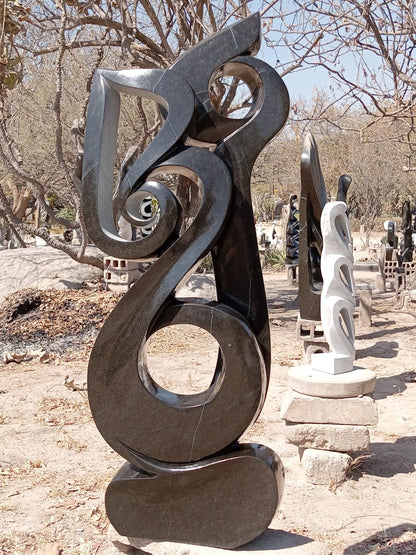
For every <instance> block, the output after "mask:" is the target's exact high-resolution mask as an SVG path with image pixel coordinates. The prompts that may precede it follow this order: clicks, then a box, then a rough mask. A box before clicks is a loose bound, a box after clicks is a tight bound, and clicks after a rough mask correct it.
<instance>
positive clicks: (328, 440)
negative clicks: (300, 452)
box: [285, 423, 370, 453]
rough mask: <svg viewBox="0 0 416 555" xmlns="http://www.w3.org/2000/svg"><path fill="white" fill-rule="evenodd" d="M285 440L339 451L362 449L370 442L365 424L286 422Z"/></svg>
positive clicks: (307, 446) (301, 445) (300, 445)
mask: <svg viewBox="0 0 416 555" xmlns="http://www.w3.org/2000/svg"><path fill="white" fill-rule="evenodd" d="M285 432H286V441H287V442H288V443H292V444H293V445H298V446H299V447H306V448H312V449H326V450H328V451H339V452H341V453H353V452H354V451H364V450H366V449H368V446H369V444H370V434H369V431H368V428H367V427H366V426H348V425H339V424H292V423H286V428H285Z"/></svg>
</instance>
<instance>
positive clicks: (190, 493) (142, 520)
mask: <svg viewBox="0 0 416 555" xmlns="http://www.w3.org/2000/svg"><path fill="white" fill-rule="evenodd" d="M259 39H260V21H259V16H258V15H253V16H251V17H249V18H247V19H245V20H242V21H241V22H239V23H237V24H235V25H233V26H232V27H230V28H228V29H226V30H224V31H222V32H220V33H218V34H216V35H214V36H213V37H211V38H209V39H207V40H206V41H203V42H202V43H200V44H199V45H197V46H196V47H194V48H192V49H191V50H189V51H188V52H186V53H185V54H184V55H183V56H182V57H180V58H179V59H178V61H177V62H176V63H175V64H174V65H173V66H172V67H171V68H170V69H167V70H162V69H154V70H146V71H143V70H123V71H107V70H98V71H97V72H96V75H95V78H94V82H93V86H92V92H91V100H90V106H89V112H88V119H87V125H86V137H85V154H84V173H83V204H84V214H85V221H86V224H87V227H88V231H89V234H90V237H91V238H92V240H93V241H94V242H95V244H96V245H97V246H98V247H99V248H100V249H102V250H103V251H104V252H105V253H107V254H109V255H111V256H116V257H120V258H125V259H146V258H148V257H152V259H155V258H156V260H155V262H154V263H153V264H152V265H151V267H150V268H149V269H148V270H147V271H146V272H145V274H144V275H143V276H142V277H141V278H140V280H139V281H138V282H137V283H136V284H134V285H133V286H132V287H131V288H130V289H129V291H128V292H127V293H126V294H125V296H124V297H123V298H122V299H121V301H120V302H119V304H118V305H117V306H116V308H115V309H114V310H113V312H112V313H111V314H110V316H109V318H108V320H107V322H106V323H105V324H104V326H103V328H102V330H101V332H100V334H99V336H98V338H97V341H96V343H95V346H94V348H93V351H92V353H91V358H90V363H89V371H88V391H89V400H90V405H91V411H92V415H93V417H94V420H95V423H96V425H97V427H98V429H99V431H100V432H101V434H102V435H103V437H104V439H105V440H106V441H107V443H108V444H109V445H110V446H111V447H112V448H113V449H114V450H115V451H116V452H118V453H119V454H120V455H121V456H122V457H124V458H125V459H126V460H127V462H126V463H125V464H124V466H122V468H121V469H120V471H119V472H118V474H117V475H116V476H115V478H114V479H113V481H112V482H111V483H110V485H109V486H108V489H107V492H106V509H107V514H108V516H109V518H110V521H111V522H112V524H113V526H114V527H115V528H116V530H117V531H118V532H119V533H120V534H122V535H124V536H129V537H142V538H148V539H153V540H164V541H176V542H185V543H194V544H201V545H204V544H205V545H212V546H218V547H226V548H233V547H236V546H238V545H241V544H244V543H246V542H248V541H249V540H251V539H253V538H255V537H256V536H257V535H259V534H260V533H262V532H263V531H264V530H265V528H267V526H268V524H269V523H270V521H271V519H272V518H273V515H274V513H275V511H276V509H277V506H278V504H279V500H280V497H281V495H282V487H283V469H282V465H281V463H280V460H279V458H278V456H277V455H276V454H275V453H274V452H273V451H272V450H271V449H269V448H267V447H265V446H262V445H256V444H241V443H239V442H238V438H239V437H240V436H241V435H242V434H243V433H244V432H245V430H246V429H247V428H248V427H249V426H250V425H251V424H252V423H253V422H254V420H255V419H256V418H257V416H258V414H259V412H260V410H261V408H262V406H263V403H264V399H265V395H266V390H267V384H268V380H269V373H270V337H269V326H268V314H267V305H266V297H265V291H264V284H263V279H262V273H261V266H260V259H259V255H258V250H257V241H256V234H255V227H254V217H253V212H252V206H251V196H250V176H251V170H252V167H253V164H254V162H255V160H256V158H257V156H258V154H259V153H260V151H261V150H262V149H263V147H264V146H265V145H266V143H267V142H268V141H269V140H270V139H271V138H272V137H273V136H274V135H275V134H276V133H277V132H278V131H279V130H280V129H281V128H282V127H283V125H284V123H285V121H286V118H287V115H288V109H289V99H288V93H287V90H286V87H285V86H284V84H283V82H282V80H281V79H280V77H279V76H278V75H277V73H276V72H275V71H274V70H273V69H272V68H270V67H269V66H268V65H267V64H265V63H264V62H262V61H260V60H257V59H256V58H253V57H252V56H253V55H254V54H255V53H256V52H257V50H258V47H259ZM223 75H228V76H232V77H235V78H238V79H241V80H243V81H244V82H245V83H246V85H247V86H248V88H249V90H250V92H251V97H252V105H251V109H250V110H249V112H248V113H247V115H246V116H245V117H243V118H242V119H232V118H227V117H225V116H224V115H222V114H220V113H218V112H217V111H216V110H215V109H214V107H213V105H212V103H211V99H210V88H211V85H212V83H213V82H214V81H215V79H216V78H218V77H220V76H223ZM121 94H127V95H133V96H144V97H147V98H150V99H153V100H155V101H156V102H157V103H158V105H159V106H160V111H161V114H162V116H163V117H164V120H165V121H164V125H163V127H162V129H161V131H160V132H159V134H158V135H157V136H156V138H155V139H154V140H153V142H152V143H151V144H150V145H149V146H148V147H147V149H146V150H145V151H144V152H143V153H142V154H141V155H140V156H139V157H138V159H137V160H136V161H135V162H134V163H133V164H132V166H131V167H130V168H129V169H128V170H127V172H126V174H125V176H124V178H123V179H122V182H121V183H120V186H119V187H118V190H117V198H116V199H115V202H116V204H117V206H118V208H119V209H120V212H121V214H122V215H123V217H124V218H125V219H126V220H127V221H129V222H130V223H132V225H134V226H140V225H146V226H148V225H149V221H148V220H146V219H145V220H144V221H143V218H142V215H141V211H140V210H141V206H142V202H143V200H145V199H147V198H148V197H149V196H151V197H152V199H153V201H152V202H154V203H157V207H158V210H157V213H158V218H157V221H156V220H155V222H153V223H154V228H153V230H152V233H150V234H149V235H147V236H144V237H139V235H140V234H138V237H139V238H138V239H136V240H133V239H131V240H129V239H123V238H122V237H120V235H119V232H118V229H117V226H116V222H115V221H114V217H113V199H112V190H113V183H112V182H113V175H114V160H115V152H116V138H117V127H118V116H119V111H120V96H121ZM193 145H195V146H193ZM162 173H163V174H166V173H170V174H173V175H174V174H176V175H177V174H180V175H183V176H186V177H187V178H190V179H192V180H193V181H194V183H195V184H196V186H197V187H198V188H199V190H200V193H201V199H202V200H201V204H200V207H199V211H198V213H197V215H196V217H195V219H194V221H193V223H192V224H191V226H190V227H189V228H188V229H187V230H186V231H185V232H184V233H183V234H182V235H181V227H182V226H181V218H182V210H181V206H180V203H179V201H178V199H177V197H176V196H175V194H174V193H173V192H172V191H171V190H170V189H168V188H167V187H166V186H164V185H163V184H161V183H160V182H159V181H158V175H159V174H162ZM209 252H211V254H212V259H213V264H214V272H215V281H216V289H217V299H218V301H216V302H212V301H211V302H209V301H205V300H204V299H192V300H190V299H187V300H185V299H179V298H177V297H176V295H175V292H176V290H177V289H178V288H179V287H180V285H181V284H182V283H183V282H184V281H186V279H187V277H188V276H189V275H190V274H191V273H192V271H193V270H194V268H195V267H196V266H197V265H198V264H199V263H200V261H201V260H202V258H203V257H204V256H205V255H206V254H207V253H209ZM184 323H186V324H193V325H196V326H199V327H201V328H203V329H205V330H207V331H208V332H209V333H211V334H212V335H213V336H214V338H215V339H216V340H217V341H218V343H219V346H220V349H219V353H218V360H217V365H216V368H215V369H213V378H212V383H211V385H210V387H209V388H208V389H207V390H205V391H203V392H202V393H198V394H193V395H178V394H174V393H172V392H170V391H167V390H165V389H163V388H162V387H161V386H160V385H159V384H157V383H156V382H155V381H154V379H153V378H152V376H151V375H150V373H149V370H148V367H147V363H146V344H147V341H148V340H149V338H150V336H151V335H152V334H153V333H154V332H156V331H157V330H159V329H161V328H163V327H165V326H169V325H177V324H184Z"/></svg>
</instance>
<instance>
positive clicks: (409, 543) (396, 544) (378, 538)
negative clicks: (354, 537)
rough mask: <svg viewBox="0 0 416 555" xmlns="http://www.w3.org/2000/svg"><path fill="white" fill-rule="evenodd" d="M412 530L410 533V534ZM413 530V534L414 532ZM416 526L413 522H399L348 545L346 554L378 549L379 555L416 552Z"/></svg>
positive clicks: (364, 552)
mask: <svg viewBox="0 0 416 555" xmlns="http://www.w3.org/2000/svg"><path fill="white" fill-rule="evenodd" d="M408 532H410V534H408ZM412 532H413V534H412ZM415 532H416V526H415V524H412V523H404V524H399V525H398V526H392V527H391V528H387V529H386V528H383V529H382V530H380V531H379V532H376V533H375V534H372V535H371V536H369V537H368V538H366V539H365V540H362V541H360V542H359V543H355V544H354V545H351V546H349V547H347V548H346V549H345V551H344V555H356V554H357V553H360V554H361V555H365V554H366V553H374V550H375V548H376V549H377V553H378V555H388V554H389V553H398V554H399V553H415V552H416V540H415V539H414V533H415Z"/></svg>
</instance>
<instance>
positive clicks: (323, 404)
mask: <svg viewBox="0 0 416 555" xmlns="http://www.w3.org/2000/svg"><path fill="white" fill-rule="evenodd" d="M281 417H282V419H283V420H286V421H288V422H309V423H316V424H355V425H359V426H374V425H375V424H377V407H376V403H375V401H374V399H372V398H371V397H369V396H368V395H364V396H362V397H351V398H346V399H329V398H323V397H312V396H310V395H302V394H301V393H297V392H295V391H293V390H289V391H288V392H287V393H286V396H285V398H284V400H283V403H282V407H281Z"/></svg>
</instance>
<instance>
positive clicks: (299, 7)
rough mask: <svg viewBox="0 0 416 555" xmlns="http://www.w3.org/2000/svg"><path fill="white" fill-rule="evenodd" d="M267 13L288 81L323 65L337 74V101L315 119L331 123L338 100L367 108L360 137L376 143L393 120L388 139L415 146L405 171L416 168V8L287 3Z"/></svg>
mask: <svg viewBox="0 0 416 555" xmlns="http://www.w3.org/2000/svg"><path fill="white" fill-rule="evenodd" d="M263 14H264V17H267V18H268V23H267V27H268V30H269V35H268V37H269V38H268V43H269V45H270V46H273V47H274V48H275V49H276V56H277V60H278V61H277V67H278V68H279V69H280V70H281V72H282V73H283V75H284V74H286V73H289V72H291V71H302V70H305V69H307V68H314V67H319V68H321V69H324V70H326V71H327V72H328V74H329V75H331V76H332V78H333V83H334V85H333V86H332V87H331V91H330V92H331V98H330V99H328V102H327V103H326V104H325V105H323V106H322V109H321V111H320V112H317V113H316V114H315V117H316V118H321V119H331V114H330V109H331V107H332V106H333V104H334V103H335V102H337V103H338V104H339V103H343V105H344V106H345V107H347V108H349V109H354V110H357V109H360V111H361V113H362V114H364V115H365V116H366V117H364V118H363V120H362V122H361V126H360V127H359V129H358V131H359V132H360V136H361V139H362V141H369V142H370V141H371V142H378V141H380V140H385V139H386V136H385V133H383V136H382V137H380V135H379V134H378V128H377V126H376V125H375V124H377V123H378V122H380V121H381V120H388V121H389V124H390V133H389V136H388V137H387V139H388V140H390V141H392V140H394V141H397V142H399V143H404V144H406V145H407V147H408V151H407V154H406V156H407V158H406V163H405V169H407V170H411V169H416V163H415V161H414V160H412V159H413V158H414V155H415V152H416V127H415V124H416V121H415V117H416V94H415V93H416V43H415V32H416V11H415V2H414V1H413V0H410V1H408V0H364V1H362V0H342V1H341V0H317V1H315V2H307V1H306V0H282V1H279V2H277V1H275V2H271V3H269V5H268V6H266V7H265V8H264V10H263ZM292 115H293V116H294V117H295V118H296V114H292Z"/></svg>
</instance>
